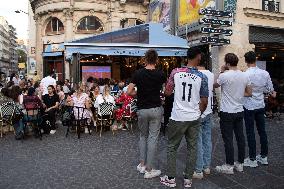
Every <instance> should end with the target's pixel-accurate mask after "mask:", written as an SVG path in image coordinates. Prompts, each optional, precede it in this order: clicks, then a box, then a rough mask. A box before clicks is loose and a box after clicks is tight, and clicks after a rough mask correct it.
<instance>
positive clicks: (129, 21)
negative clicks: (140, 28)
mask: <svg viewBox="0 0 284 189" xmlns="http://www.w3.org/2000/svg"><path fill="white" fill-rule="evenodd" d="M140 24H144V22H143V21H142V20H139V19H136V18H125V19H123V20H121V21H120V25H121V28H128V27H131V26H137V25H140Z"/></svg>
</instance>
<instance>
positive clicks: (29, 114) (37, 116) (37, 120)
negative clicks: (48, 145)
mask: <svg viewBox="0 0 284 189" xmlns="http://www.w3.org/2000/svg"><path fill="white" fill-rule="evenodd" d="M25 109H26V107H25ZM23 123H24V131H25V130H26V127H27V126H28V124H31V125H32V126H33V131H34V134H35V136H38V137H39V139H40V140H42V133H41V126H40V125H41V124H42V116H41V108H40V107H37V108H33V109H26V112H25V116H24V119H23Z"/></svg>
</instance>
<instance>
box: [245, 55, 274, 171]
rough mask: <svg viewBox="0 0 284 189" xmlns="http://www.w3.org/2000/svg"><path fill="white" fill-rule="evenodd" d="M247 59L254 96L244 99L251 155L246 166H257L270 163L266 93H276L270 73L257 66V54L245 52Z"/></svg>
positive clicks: (247, 72) (248, 74) (246, 161)
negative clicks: (257, 150)
mask: <svg viewBox="0 0 284 189" xmlns="http://www.w3.org/2000/svg"><path fill="white" fill-rule="evenodd" d="M245 61H246V63H247V66H248V69H247V71H246V72H245V73H246V74H247V76H248V77H249V79H250V81H251V86H252V96H251V97H246V98H245V101H244V120H245V127H246V134H247V141H248V147H249V157H248V158H246V159H245V161H244V166H247V167H257V166H258V163H257V162H259V163H261V164H263V165H268V161H267V154H268V142H267V135H266V130H265V118H264V114H265V104H264V93H268V94H270V95H271V96H272V97H273V98H275V97H276V93H275V92H274V89H273V84H272V81H271V78H270V75H269V73H268V72H267V71H265V70H262V69H260V68H258V67H257V66H256V54H255V53H254V52H253V51H250V52H247V53H246V54H245ZM255 124H256V128H257V131H258V134H259V137H260V144H261V152H260V154H259V155H257V156H256V141H255V132H254V125H255Z"/></svg>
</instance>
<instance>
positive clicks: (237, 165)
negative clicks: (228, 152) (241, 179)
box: [234, 162, 244, 172]
mask: <svg viewBox="0 0 284 189" xmlns="http://www.w3.org/2000/svg"><path fill="white" fill-rule="evenodd" d="M234 168H235V169H236V170H237V171H238V172H243V171H244V164H243V163H239V162H235V163H234Z"/></svg>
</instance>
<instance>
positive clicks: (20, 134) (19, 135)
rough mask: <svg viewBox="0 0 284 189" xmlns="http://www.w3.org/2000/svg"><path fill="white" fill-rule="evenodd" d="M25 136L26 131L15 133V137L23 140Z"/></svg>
mask: <svg viewBox="0 0 284 189" xmlns="http://www.w3.org/2000/svg"><path fill="white" fill-rule="evenodd" d="M23 138H24V133H23V132H20V133H18V134H17V135H15V139H16V140H22V139H23Z"/></svg>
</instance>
